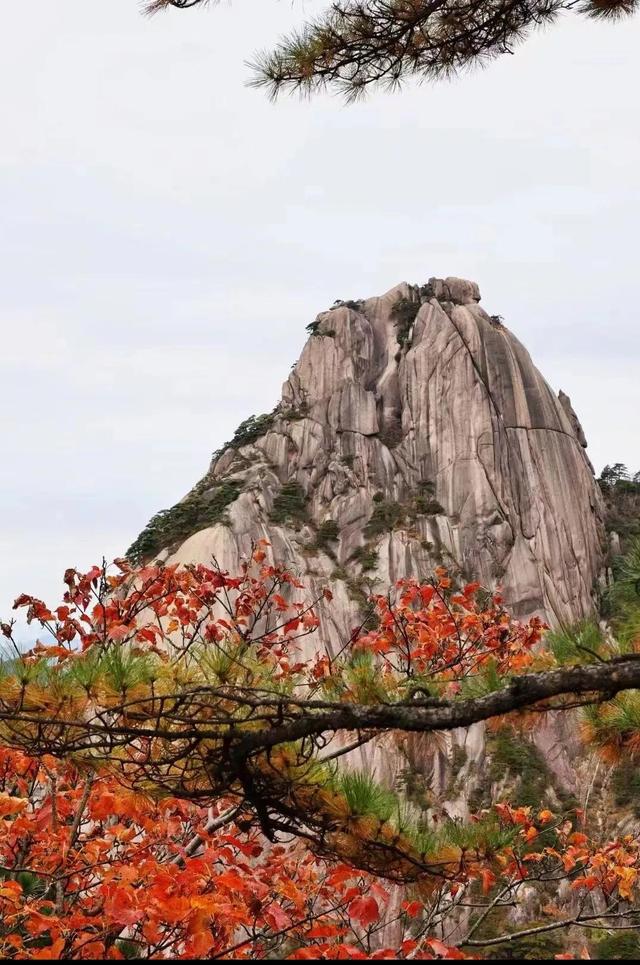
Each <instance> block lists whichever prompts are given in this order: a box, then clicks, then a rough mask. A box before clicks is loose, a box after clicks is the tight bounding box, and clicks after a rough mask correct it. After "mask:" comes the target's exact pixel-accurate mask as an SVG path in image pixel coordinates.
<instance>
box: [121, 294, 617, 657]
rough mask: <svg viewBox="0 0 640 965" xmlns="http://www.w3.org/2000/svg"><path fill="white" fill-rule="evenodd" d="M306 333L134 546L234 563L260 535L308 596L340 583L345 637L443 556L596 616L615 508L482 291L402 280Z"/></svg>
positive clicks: (554, 604)
mask: <svg viewBox="0 0 640 965" xmlns="http://www.w3.org/2000/svg"><path fill="white" fill-rule="evenodd" d="M307 330H308V331H309V333H310V335H309V339H308V341H307V343H306V345H305V346H304V348H303V350H302V354H301V356H300V358H299V360H298V362H297V363H296V365H295V366H294V367H293V369H292V371H291V373H290V375H289V377H288V378H287V380H286V382H285V383H284V386H283V390H282V398H281V401H280V402H279V403H278V404H277V406H276V407H275V409H274V410H273V412H271V413H268V414H265V415H262V416H252V417H250V418H249V419H247V420H246V421H245V422H244V423H242V425H241V426H240V427H239V428H238V430H237V432H236V434H235V436H234V438H233V439H232V440H231V441H230V442H229V443H227V444H226V445H225V446H223V447H222V449H221V450H219V451H218V452H217V453H215V454H214V457H213V461H212V463H211V467H210V469H209V471H208V472H207V474H206V475H205V477H204V478H203V479H202V480H200V482H199V483H197V485H196V486H195V487H194V488H193V490H192V491H191V492H190V493H189V494H188V495H187V496H186V497H185V498H184V499H183V500H182V501H181V502H180V503H178V504H177V505H176V506H174V507H173V509H171V510H167V511H164V512H162V513H159V514H158V515H157V516H156V517H154V519H153V520H152V521H151V522H150V524H149V526H148V527H147V529H146V530H145V531H144V532H143V533H142V534H141V535H140V537H138V539H137V540H136V542H135V543H134V545H133V546H132V547H131V550H130V555H132V556H133V557H134V558H137V559H148V558H151V557H155V556H158V555H160V556H161V558H163V559H170V560H171V561H172V562H176V561H180V562H195V561H203V562H209V561H211V558H212V557H215V558H216V560H217V561H218V563H219V564H220V565H221V566H222V567H223V568H225V569H229V570H234V569H235V568H236V567H237V565H238V562H239V560H240V559H241V558H242V557H243V556H245V555H246V554H247V553H248V552H249V550H250V546H251V543H252V542H253V541H255V540H258V539H261V538H265V539H267V540H268V541H269V542H270V544H271V552H272V553H273V555H274V557H275V558H277V559H279V560H283V561H286V562H287V563H288V565H289V566H290V567H291V568H292V569H293V570H294V571H297V572H299V573H300V575H301V576H302V577H304V579H305V581H306V582H307V583H309V585H310V587H311V589H312V591H315V590H319V588H320V587H321V586H325V585H327V584H329V585H330V586H331V589H332V591H333V595H334V600H333V603H332V605H331V609H330V612H329V611H327V613H325V614H323V615H322V618H323V623H322V633H323V635H325V636H326V637H327V638H328V639H329V640H333V638H335V639H336V642H337V641H338V640H339V639H340V638H341V637H343V636H344V634H348V633H349V632H350V630H351V628H352V627H353V626H354V625H355V624H357V623H358V621H359V620H360V619H362V616H363V613H364V611H365V609H366V598H367V594H368V592H369V590H370V588H372V587H373V588H376V587H387V586H388V585H389V584H391V583H393V582H394V581H395V580H397V579H398V578H400V577H403V576H415V577H419V578H423V577H426V576H428V575H429V574H430V573H431V572H432V571H433V568H434V567H435V566H437V565H439V564H441V565H444V566H446V567H447V568H448V569H450V570H452V571H454V572H459V573H460V574H461V575H462V576H463V577H464V578H467V579H477V580H480V581H481V582H482V583H483V584H485V585H487V586H489V587H495V586H500V587H501V588H502V593H503V596H504V599H505V601H506V603H507V605H508V606H509V607H510V608H511V610H512V611H513V612H514V613H515V614H516V615H517V616H519V617H527V616H530V615H532V614H539V615H541V616H543V617H545V618H546V619H547V620H549V622H551V623H554V624H557V623H560V622H564V621H568V620H575V619H578V618H580V617H583V616H585V615H587V614H588V613H589V612H590V611H591V610H592V608H593V598H594V587H595V586H596V584H597V581H598V577H599V574H600V571H601V567H602V545H603V525H602V516H603V506H602V499H601V496H600V492H599V489H598V487H597V485H596V482H595V480H594V476H593V471H592V467H591V464H590V462H589V460H588V458H587V455H586V452H585V446H586V440H585V436H584V433H583V431H582V428H581V426H580V423H579V421H578V418H577V416H576V414H575V413H574V411H573V409H572V407H571V402H570V400H569V398H568V396H566V395H565V394H564V393H563V392H561V393H560V395H559V396H557V395H556V394H555V393H554V392H553V391H552V390H551V388H550V387H549V385H548V384H547V382H545V380H544V378H543V377H542V375H541V374H540V373H539V372H538V370H537V369H536V367H535V366H534V364H533V362H532V361H531V358H530V356H529V354H528V352H527V351H526V349H525V348H524V347H523V346H522V345H521V343H520V342H519V341H518V340H517V339H516V338H515V336H514V335H513V334H512V333H511V332H510V331H509V330H508V328H507V327H506V326H505V325H504V324H503V321H502V319H501V317H500V316H496V315H488V314H487V313H486V312H485V311H484V309H483V308H482V307H481V306H480V291H479V288H478V285H477V284H475V283H474V282H470V281H465V280H463V279H460V278H445V279H439V278H431V279H430V280H429V282H428V283H427V284H425V285H421V286H417V285H408V284H406V283H402V284H400V285H397V286H396V287H395V288H392V289H391V290H390V291H388V292H387V293H386V294H384V295H382V296H380V297H374V298H367V299H362V300H358V301H348V302H336V303H335V304H334V306H333V307H332V308H330V309H329V310H328V311H324V312H321V313H320V314H319V315H318V316H317V318H316V319H315V321H313V322H312V323H311V324H310V325H308V326H307Z"/></svg>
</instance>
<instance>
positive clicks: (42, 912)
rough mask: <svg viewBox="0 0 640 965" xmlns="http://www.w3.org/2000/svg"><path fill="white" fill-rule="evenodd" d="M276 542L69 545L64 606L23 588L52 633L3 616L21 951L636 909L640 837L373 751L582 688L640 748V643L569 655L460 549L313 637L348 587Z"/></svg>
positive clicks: (389, 941) (146, 949)
mask: <svg viewBox="0 0 640 965" xmlns="http://www.w3.org/2000/svg"><path fill="white" fill-rule="evenodd" d="M269 552H270V550H269V546H268V545H267V544H261V545H259V546H257V547H256V548H255V550H254V552H253V555H252V558H251V559H250V560H249V561H247V562H246V563H244V564H243V565H242V567H241V570H240V572H239V574H237V575H231V574H229V573H226V572H223V571H221V570H220V569H219V568H218V567H217V566H215V565H212V566H210V567H207V566H203V565H192V566H166V565H164V566H163V565H156V564H154V565H147V566H141V567H134V566H133V565H132V564H131V563H130V562H128V561H126V560H118V561H116V565H115V569H114V570H113V571H112V570H111V569H110V568H108V567H106V566H103V567H94V568H93V569H92V570H90V571H89V572H88V573H84V574H82V573H78V572H76V571H75V570H68V571H67V573H66V574H65V584H66V592H65V594H64V599H63V602H62V603H61V604H60V605H59V606H58V607H56V608H54V609H50V608H49V607H47V606H46V605H45V604H44V603H43V602H42V601H40V600H38V599H36V598H34V597H31V596H27V595H24V596H22V597H20V598H19V599H18V600H17V601H16V604H15V605H16V607H17V608H18V609H21V610H24V611H25V612H26V616H27V620H28V621H30V622H31V623H33V622H35V623H37V624H38V625H39V626H40V627H41V630H42V631H43V636H42V639H41V640H40V641H39V642H38V643H37V644H36V646H35V647H33V648H32V649H31V650H30V651H28V652H27V653H24V652H21V650H20V648H19V647H18V645H17V643H16V641H15V639H14V624H13V623H12V622H9V623H5V624H2V633H3V634H4V637H5V640H6V642H7V645H8V647H9V652H8V653H7V654H6V656H5V659H4V660H3V662H2V665H1V667H0V867H1V869H2V872H1V880H0V953H1V954H2V955H3V956H4V957H5V958H7V959H12V958H18V959H19V958H49V959H82V958H88V959H96V958H98V959H100V958H116V959H119V958H127V957H141V958H152V959H163V958H168V959H173V958H197V957H201V958H254V959H255V958H274V957H278V956H280V957H282V958H293V959H295V958H422V959H433V958H441V957H447V958H465V957H487V958H491V957H492V955H493V953H494V951H495V950H496V949H500V947H502V946H505V945H507V946H509V943H512V942H513V941H514V940H520V941H522V940H523V939H524V938H530V937H531V936H535V937H537V936H541V935H546V934H547V933H550V934H557V933H562V934H563V935H565V936H567V943H568V946H569V950H568V951H567V952H562V953H561V954H562V957H572V955H573V954H578V955H583V954H587V953H586V951H585V952H584V953H583V952H582V951H581V949H582V945H583V944H584V939H583V938H580V937H577V936H579V935H580V933H581V931H582V930H583V929H586V930H588V929H593V928H600V929H602V928H625V929H629V928H635V927H638V926H640V918H639V916H640V905H638V903H637V881H638V875H639V874H640V838H639V837H638V836H636V835H633V834H627V835H623V836H618V837H616V838H614V839H612V840H600V839H599V838H598V837H597V835H596V834H593V833H592V832H591V831H590V829H588V828H587V827H586V825H584V823H583V814H582V812H580V810H579V809H577V808H575V807H574V808H571V809H569V810H568V811H567V812H566V813H563V812H562V811H557V810H551V809H549V808H546V807H542V806H541V807H540V808H539V809H536V808H534V807H532V806H531V805H529V806H522V805H518V803H517V802H515V801H510V800H503V801H499V802H496V803H493V804H491V805H490V806H489V807H486V808H483V809H480V811H479V812H478V813H476V814H474V815H472V818H471V820H470V821H467V822H461V821H459V820H455V819H452V818H448V817H446V815H445V817H444V818H440V819H439V820H436V819H435V817H434V818H430V816H429V814H428V813H421V812H420V811H418V810H417V809H416V808H415V807H411V806H410V805H409V804H408V802H407V801H406V800H405V799H403V797H402V796H401V795H400V796H399V795H398V794H396V793H395V792H394V791H393V790H392V789H390V788H387V787H384V786H381V785H379V784H378V783H376V782H375V781H374V780H373V779H372V778H371V777H370V776H369V775H367V774H366V773H363V772H361V771H359V770H356V769H354V766H353V763H352V756H353V751H354V750H355V749H356V748H362V747H365V746H367V745H369V746H371V747H373V746H374V745H375V744H376V742H379V741H380V740H381V739H382V738H383V737H384V736H385V735H387V739H391V740H394V739H395V738H396V735H397V733H398V732H414V733H423V734H424V733H433V732H438V731H443V730H449V729H451V728H455V727H459V726H467V725H469V724H471V723H473V722H475V721H479V720H489V719H498V720H499V721H500V723H501V726H505V727H510V728H513V729H519V728H531V727H535V726H536V722H537V721H538V720H539V719H540V714H541V713H543V712H545V713H546V712H548V711H550V710H553V711H562V710H568V709H569V708H574V707H575V706H576V704H580V705H583V706H585V707H586V708H587V710H586V711H585V713H586V714H587V715H588V718H585V722H584V732H585V736H586V737H588V739H589V740H590V741H591V742H592V743H595V744H596V745H598V746H599V747H600V750H601V752H602V753H604V754H611V753H612V751H613V749H615V753H617V754H622V753H626V754H628V755H631V756H633V754H634V753H636V748H637V745H638V735H637V732H634V729H633V726H632V725H631V724H629V721H630V719H631V716H630V715H631V710H630V708H632V706H633V701H634V700H636V694H635V692H634V691H633V690H630V691H629V690H628V688H633V687H637V686H638V683H639V682H640V659H639V656H638V654H637V653H636V651H635V649H634V648H631V650H630V651H629V652H627V653H625V654H621V653H616V652H613V651H612V650H611V647H612V646H613V645H612V644H611V642H609V643H607V644H606V646H607V647H609V651H608V652H607V651H605V650H603V651H602V652H599V653H593V654H592V656H591V658H589V657H588V655H585V653H581V654H580V656H579V658H577V657H576V655H575V653H574V654H573V655H569V656H567V655H565V659H564V662H563V661H562V660H560V659H559V657H558V654H557V653H556V654H554V652H552V651H551V650H549V649H547V647H546V645H545V631H546V628H545V626H544V624H542V623H541V621H539V620H537V619H532V620H530V621H528V622H527V623H522V622H519V621H517V620H514V619H513V618H512V617H510V615H509V614H508V613H507V612H506V611H505V609H504V607H503V605H502V602H501V600H500V598H499V596H497V595H495V594H494V595H491V594H489V593H487V592H486V591H483V590H482V589H481V587H480V586H479V585H478V584H468V585H466V586H461V587H456V586H455V585H454V584H453V582H452V580H451V578H450V577H449V576H448V575H447V573H446V572H445V571H444V570H442V569H440V570H438V571H436V574H435V575H434V578H433V579H432V580H431V581H427V582H424V583H419V582H417V581H413V580H404V581H401V582H400V583H399V584H398V586H397V587H396V588H395V591H394V593H393V594H390V595H388V596H381V595H378V596H375V597H373V598H372V600H371V606H372V609H373V611H374V612H375V617H376V620H375V623H376V629H373V630H372V629H366V628H365V627H364V626H360V627H355V628H354V630H353V632H352V634H351V637H350V639H349V640H347V641H345V642H344V645H343V647H342V649H341V650H340V652H339V653H338V655H337V656H334V655H332V654H331V653H330V652H329V650H328V649H326V648H324V647H323V646H322V645H320V644H318V645H314V634H316V630H317V628H318V625H319V616H318V614H319V612H320V611H321V610H322V608H330V607H331V605H332V604H331V594H330V592H329V591H328V590H327V591H325V593H324V594H323V595H322V597H321V598H320V599H319V600H315V601H312V602H309V598H308V596H305V594H304V592H303V590H304V587H303V586H302V584H301V583H300V581H299V580H298V579H296V578H295V577H294V576H293V575H292V574H291V573H289V572H288V571H287V570H286V569H285V568H283V567H280V566H278V565H276V564H274V563H272V562H270V561H269V559H268V553H269ZM367 623H368V624H369V625H370V621H367ZM637 643H638V645H639V646H640V641H637ZM616 694H618V696H617V697H616V696H615V695H616ZM603 700H604V701H605V702H604V703H603ZM623 711H624V713H623ZM616 714H617V715H618V716H617V718H616ZM625 714H626V717H625ZM621 716H622V717H624V719H625V720H626V721H627V726H626V730H624V728H623V727H621V726H614V724H615V720H617V719H618V718H621ZM389 735H390V736H389ZM532 892H534V893H535V894H536V895H538V899H537V900H538V906H539V908H540V920H537V921H536V923H535V924H533V925H531V926H526V927H523V926H522V924H520V926H519V927H518V926H516V924H515V923H514V922H513V921H511V920H510V919H509V911H510V910H512V909H513V908H514V907H516V908H517V907H518V905H519V904H520V903H521V902H522V901H523V898H524V896H525V895H526V896H527V901H528V903H529V904H530V903H531V901H532V899H531V893H532ZM581 942H582V944H581ZM509 947H510V946H509Z"/></svg>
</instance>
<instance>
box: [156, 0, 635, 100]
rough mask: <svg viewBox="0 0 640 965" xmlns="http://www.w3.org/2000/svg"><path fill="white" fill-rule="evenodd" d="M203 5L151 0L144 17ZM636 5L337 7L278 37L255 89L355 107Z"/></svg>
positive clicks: (356, 2) (392, 0) (544, 0)
mask: <svg viewBox="0 0 640 965" xmlns="http://www.w3.org/2000/svg"><path fill="white" fill-rule="evenodd" d="M205 3H208V0H149V3H148V6H147V10H148V11H149V12H150V13H155V12H157V11H159V10H161V9H166V8H167V7H177V8H180V9H186V8H188V7H194V6H200V5H203V4H205ZM638 6H639V0H341V2H337V3H334V4H332V5H331V6H330V7H329V8H328V9H327V10H326V11H324V12H323V13H321V14H320V15H319V16H318V17H317V18H316V19H315V20H312V21H310V22H308V23H306V24H304V25H303V26H302V27H301V28H300V29H299V30H297V31H295V32H294V33H292V34H291V35H289V36H288V37H283V38H282V39H281V40H280V42H279V43H278V44H277V46H276V47H275V49H274V50H271V51H267V52H264V53H262V54H260V55H258V56H257V57H256V59H255V61H254V63H253V64H252V67H253V70H254V73H255V76H254V80H253V85H254V86H256V87H263V88H266V89H267V90H268V92H269V93H270V94H271V96H275V95H277V94H278V93H279V92H280V91H283V90H285V91H300V92H302V93H305V94H311V93H315V92H317V91H318V90H322V89H323V88H326V87H329V88H332V89H337V90H338V91H339V92H341V93H343V94H344V95H345V96H346V97H347V99H349V100H353V99H355V98H357V97H358V96H360V95H361V94H362V93H363V92H364V91H366V90H367V89H368V88H369V87H371V86H375V85H383V86H384V87H388V88H393V87H396V86H398V84H400V82H401V81H402V80H404V79H406V78H408V77H411V76H417V77H419V78H421V79H426V80H439V79H442V78H445V77H449V76H452V75H455V74H457V73H459V72H460V71H462V70H464V69H465V68H467V67H471V66H474V65H477V64H480V63H482V62H484V61H487V60H492V59H494V58H496V57H499V56H501V55H502V54H507V53H512V52H513V49H514V47H515V46H516V44H517V43H518V42H520V41H522V40H524V39H526V37H527V36H528V35H529V34H530V33H531V32H532V31H533V30H534V29H535V28H536V27H540V26H543V25H545V24H549V23H552V22H554V21H555V20H557V18H558V17H559V16H560V14H562V13H564V12H567V11H575V12H577V13H579V14H581V15H583V16H587V17H591V18H592V19H600V20H617V19H621V18H623V17H627V16H630V15H631V14H633V13H635V12H636V11H637V9H638Z"/></svg>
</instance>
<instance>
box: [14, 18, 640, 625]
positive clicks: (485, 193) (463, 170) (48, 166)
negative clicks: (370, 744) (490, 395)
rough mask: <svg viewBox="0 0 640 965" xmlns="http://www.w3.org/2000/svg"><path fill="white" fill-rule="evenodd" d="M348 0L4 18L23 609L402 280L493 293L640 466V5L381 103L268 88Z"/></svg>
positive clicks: (18, 588)
mask: <svg viewBox="0 0 640 965" xmlns="http://www.w3.org/2000/svg"><path fill="white" fill-rule="evenodd" d="M318 8H319V5H318V4H317V3H307V4H299V3H294V4H293V5H291V4H289V3H288V2H281V3H278V2H272V0H260V2H257V0H234V2H233V4H231V5H228V6H225V5H223V6H221V7H209V8H206V9H202V10H200V9H196V10H192V11H187V12H177V11H171V12H169V13H167V14H164V15H162V16H158V17H155V18H154V19H152V20H148V19H146V18H143V17H141V16H140V15H139V8H138V6H137V2H136V0H57V2H55V3H53V2H51V0H29V2H28V3H24V2H23V3H13V4H10V5H9V4H7V8H6V9H5V10H3V17H2V36H1V37H0V91H1V94H0V132H1V133H0V211H1V215H0V326H1V330H2V343H1V353H0V364H1V370H0V371H1V381H0V393H1V398H0V403H1V406H2V408H1V419H2V455H1V459H0V540H1V557H0V614H4V615H7V614H8V610H9V606H10V603H11V601H12V600H13V598H14V597H15V596H16V595H17V594H18V593H19V592H22V591H29V592H33V593H36V594H38V595H41V596H45V597H46V598H47V599H48V600H49V601H50V602H55V601H56V600H57V599H58V597H57V593H58V591H59V589H61V588H62V583H61V576H62V572H63V570H64V569H65V568H66V567H67V566H69V565H78V566H83V567H84V566H88V565H90V564H91V563H93V562H95V561H98V560H99V559H100V558H101V557H102V555H103V554H104V555H105V556H107V557H108V558H109V557H113V556H114V555H118V554H119V553H122V552H123V551H124V550H125V549H126V547H127V546H128V545H129V543H130V542H131V541H132V539H133V538H134V537H135V536H136V535H137V533H138V532H139V531H140V529H141V528H142V527H143V526H144V524H145V523H146V521H147V520H148V518H149V517H150V516H151V515H152V514H153V513H154V512H155V511H157V510H158V509H161V508H164V507H167V506H169V505H171V504H173V503H174V502H175V501H176V500H177V499H178V498H180V497H181V496H182V495H184V493H185V492H186V491H187V490H188V489H189V488H190V487H191V486H192V484H193V483H194V482H195V481H196V480H197V479H198V478H199V477H200V476H201V475H202V474H203V472H204V471H205V469H206V467H207V465H208V461H209V457H210V453H211V451H212V450H214V449H215V448H216V447H217V446H218V445H219V444H220V443H222V442H223V441H224V440H226V439H228V438H229V437H230V436H231V435H232V433H233V430H234V428H235V427H236V425H237V424H238V423H239V422H240V421H241V420H242V419H244V418H245V417H246V416H247V415H249V414H251V413H257V412H262V411H265V410H269V409H271V408H272V407H273V405H274V403H275V401H276V400H277V398H278V396H279V391H280V386H281V383H282V381H283V380H284V378H285V377H286V375H287V373H288V371H289V367H290V366H291V364H292V363H293V362H294V360H295V359H296V358H297V356H298V354H299V352H300V349H301V347H302V345H303V342H304V339H305V331H304V328H305V325H306V324H307V323H308V322H309V321H311V320H312V319H313V318H314V316H315V315H316V314H317V312H318V311H320V310H322V309H324V308H326V307H328V306H329V305H330V304H331V303H332V302H333V301H334V300H335V299H336V298H345V299H347V298H357V297H361V296H368V295H373V294H381V293H382V292H384V291H386V290H387V289H388V288H390V287H391V286H393V285H394V284H396V283H397V282H399V281H402V280H406V281H410V282H424V281H426V280H427V279H428V278H429V277H430V276H431V275H438V276H445V275H449V274H453V275H459V276H462V277H467V278H471V279H474V280H476V281H478V282H479V284H480V287H481V290H482V293H483V304H484V306H485V308H486V309H487V310H488V311H489V312H491V313H499V314H501V315H502V316H504V319H505V322H506V324H507V325H508V326H509V327H510V328H511V329H512V330H513V331H514V332H515V333H516V334H517V336H518V337H519V338H520V339H521V340H522V341H523V342H524V343H525V344H526V346H527V347H528V348H529V350H530V351H531V353H532V355H533V358H534V360H535V362H536V363H537V364H538V366H539V367H540V368H541V370H542V372H543V373H544V375H545V376H546V378H547V379H548V380H549V381H550V383H551V384H552V386H553V387H554V388H555V389H556V390H557V389H559V388H562V389H564V390H565V391H566V392H568V393H569V395H570V396H571V398H572V401H573V403H574V407H575V408H576V410H577V412H578V414H579V416H580V418H581V419H582V422H583V425H584V428H585V431H586V434H587V437H588V440H589V444H590V448H589V452H590V455H591V458H592V460H593V462H594V463H595V465H596V468H597V469H598V470H599V469H601V468H602V466H603V465H604V464H605V463H606V462H613V461H623V462H626V463H627V464H629V466H630V467H633V468H634V469H640V445H639V436H640V431H639V429H638V410H639V408H640V406H639V404H638V403H639V398H640V390H639V387H638V385H639V380H640V366H639V365H638V362H639V359H640V336H639V326H638V301H639V300H638V292H639V284H638V279H639V274H638V231H639V229H638V225H639V224H640V187H639V173H638V172H639V171H640V146H639V138H638V128H639V126H640V120H639V117H638V110H637V90H638V89H639V88H640V58H639V57H638V53H639V51H640V18H636V20H635V21H633V22H627V23H626V24H625V25H623V26H618V27H613V26H605V25H602V24H593V23H590V22H586V21H581V20H579V19H578V18H576V17H575V16H570V17H567V19H566V21H565V22H564V23H563V25H562V26H560V27H556V28H554V29H552V30H548V31H546V32H545V33H542V34H539V35H537V36H536V37H535V38H534V39H533V40H531V41H529V42H528V43H527V44H526V46H524V47H523V48H521V49H520V50H519V51H518V52H517V55H516V56H513V57H508V58H505V59H504V60H502V61H500V62H498V63H495V64H493V65H492V66H491V67H489V68H487V69H486V70H485V71H483V72H480V73H478V72H476V73H473V74H469V75H468V76H465V77H464V78H463V79H461V80H458V81H456V82H455V83H451V84H446V85H440V86H431V87H426V86H422V87H421V86H418V85H416V84H412V85H409V86H407V87H406V88H405V90H404V91H403V92H402V93H400V94H394V95H389V94H382V93H375V94H372V95H370V97H369V99H368V100H367V101H366V102H365V103H362V104H358V105H357V106H349V107H348V106H345V105H344V103H342V102H341V101H340V100H338V99H336V98H335V97H331V96H326V97H323V98H319V99H315V100H313V101H311V102H308V101H299V100H291V99H283V100H281V101H279V102H277V103H276V104H273V103H270V102H269V101H268V100H267V99H266V98H265V96H264V95H263V94H262V93H260V92H258V91H255V90H250V89H248V88H247V87H246V86H245V82H246V80H247V78H248V71H247V68H246V67H245V66H244V61H245V60H246V59H248V58H249V57H250V56H251V55H252V54H253V53H254V51H255V50H256V48H259V47H262V46H265V45H266V46H268V45H269V43H270V42H272V41H273V40H275V38H276V37H277V36H278V35H279V34H280V33H281V32H282V31H283V30H286V29H288V28H289V27H290V26H291V25H292V24H294V23H296V22H299V21H300V20H301V19H302V17H304V15H305V13H307V14H310V13H313V12H314V11H315V10H317V9H318Z"/></svg>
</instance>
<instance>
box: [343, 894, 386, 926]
mask: <svg viewBox="0 0 640 965" xmlns="http://www.w3.org/2000/svg"><path fill="white" fill-rule="evenodd" d="M347 911H348V914H349V917H350V918H351V919H353V921H356V922H358V924H360V925H362V926H363V928H366V927H367V925H373V924H374V923H375V922H377V921H378V919H379V918H380V909H379V908H378V902H377V901H376V899H375V898H355V899H354V900H353V901H352V902H351V904H350V905H349V907H348V909H347Z"/></svg>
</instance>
